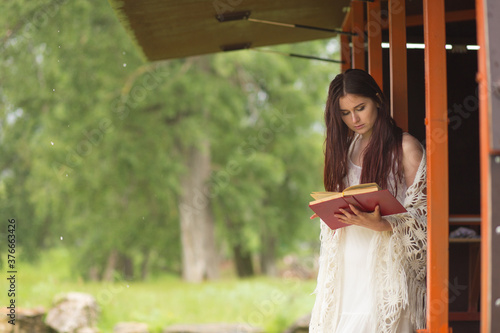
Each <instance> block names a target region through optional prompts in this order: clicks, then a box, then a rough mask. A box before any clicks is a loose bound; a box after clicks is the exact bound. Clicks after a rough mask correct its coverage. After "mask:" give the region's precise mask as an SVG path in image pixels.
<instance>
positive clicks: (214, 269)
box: [179, 141, 218, 282]
mask: <svg viewBox="0 0 500 333" xmlns="http://www.w3.org/2000/svg"><path fill="white" fill-rule="evenodd" d="M186 157H187V163H186V169H187V171H186V174H185V175H184V177H183V178H182V181H181V184H182V192H183V193H182V195H181V198H180V204H179V208H180V209H179V210H180V223H181V244H182V275H183V278H184V280H185V281H188V282H201V281H203V280H204V279H215V278H217V277H218V259H217V251H216V247H215V231H214V219H213V214H212V210H211V202H210V195H209V192H208V191H209V189H208V186H207V182H208V179H209V177H210V172H211V165H210V145H209V142H208V141H205V142H203V143H202V144H201V145H200V147H191V148H190V149H189V150H188V151H187V154H186Z"/></svg>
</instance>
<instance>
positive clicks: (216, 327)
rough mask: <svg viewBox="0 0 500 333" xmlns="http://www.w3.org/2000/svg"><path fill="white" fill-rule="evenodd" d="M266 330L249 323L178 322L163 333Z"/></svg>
mask: <svg viewBox="0 0 500 333" xmlns="http://www.w3.org/2000/svg"><path fill="white" fill-rule="evenodd" d="M263 332H264V330H263V329H261V328H258V327H255V326H251V325H248V324H237V323H236V324H227V323H220V324H177V325H172V326H169V327H167V328H165V329H164V330H163V333H263Z"/></svg>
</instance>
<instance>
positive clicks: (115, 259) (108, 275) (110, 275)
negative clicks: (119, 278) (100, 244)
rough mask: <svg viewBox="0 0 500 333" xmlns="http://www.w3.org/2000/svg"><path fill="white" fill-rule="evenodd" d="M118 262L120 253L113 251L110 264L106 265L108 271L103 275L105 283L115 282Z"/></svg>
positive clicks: (109, 259)
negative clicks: (114, 277)
mask: <svg viewBox="0 0 500 333" xmlns="http://www.w3.org/2000/svg"><path fill="white" fill-rule="evenodd" d="M117 262H118V251H117V250H111V253H110V254H109V257H108V263H107V264H106V269H105V270H104V274H103V275H102V279H103V281H113V276H114V273H115V268H116V264H117Z"/></svg>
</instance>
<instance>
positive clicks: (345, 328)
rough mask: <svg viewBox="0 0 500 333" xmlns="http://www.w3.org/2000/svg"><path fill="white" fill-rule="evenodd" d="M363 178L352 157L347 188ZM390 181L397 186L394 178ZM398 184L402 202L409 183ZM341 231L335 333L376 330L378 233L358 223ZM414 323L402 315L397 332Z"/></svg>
mask: <svg viewBox="0 0 500 333" xmlns="http://www.w3.org/2000/svg"><path fill="white" fill-rule="evenodd" d="M360 178H361V167H360V166H357V165H355V164H354V163H353V162H352V161H351V160H349V171H348V177H347V184H346V187H348V186H352V185H357V184H359V183H360ZM389 182H390V184H391V185H392V186H394V177H392V178H391V179H390V181H389ZM398 185H399V186H398V191H397V199H398V201H399V202H401V204H403V202H404V198H405V192H406V186H405V184H404V183H403V184H398ZM342 232H343V233H344V240H343V242H342V244H341V246H343V249H342V251H341V252H343V253H344V258H343V266H344V270H343V274H342V275H343V276H342V278H341V289H340V290H341V291H342V292H341V296H340V304H341V305H340V313H339V323H338V326H337V329H336V331H335V332H336V333H352V332H357V333H373V332H375V331H376V317H375V316H376V309H375V306H376V304H375V294H374V291H375V290H376V288H377V286H376V284H375V282H374V278H373V274H371V272H372V265H373V262H372V258H373V253H374V252H375V249H374V247H375V239H376V237H375V236H377V234H378V233H379V232H378V231H374V230H371V229H368V228H364V227H359V226H355V225H352V226H349V227H345V228H344V229H343V230H342ZM411 326H412V325H411V322H410V318H409V317H408V316H405V315H403V316H402V318H401V320H400V323H399V325H398V329H397V331H396V332H397V333H407V332H413V330H412V328H411Z"/></svg>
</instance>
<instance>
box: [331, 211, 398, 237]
mask: <svg viewBox="0 0 500 333" xmlns="http://www.w3.org/2000/svg"><path fill="white" fill-rule="evenodd" d="M349 207H350V208H351V210H352V211H353V213H354V214H351V213H349V212H348V211H346V210H345V209H342V208H341V209H340V211H341V212H342V214H335V217H337V218H338V219H339V220H340V222H343V223H347V224H353V225H357V226H360V227H365V228H368V229H371V230H374V231H391V230H392V227H391V225H390V223H389V222H387V220H385V219H384V218H382V216H381V215H380V207H379V206H378V205H377V206H376V207H375V210H374V211H373V212H371V213H369V212H363V211H361V210H359V209H358V208H356V207H355V206H353V205H349Z"/></svg>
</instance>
